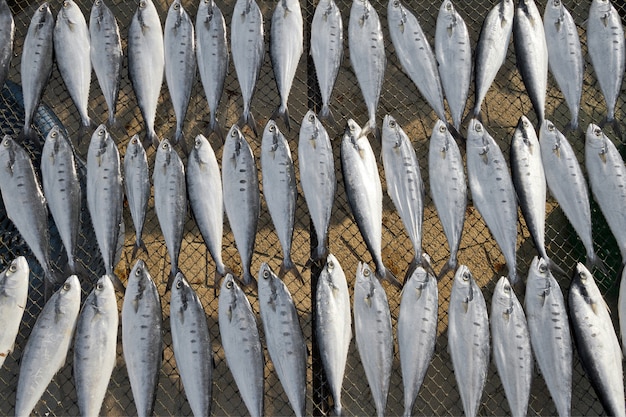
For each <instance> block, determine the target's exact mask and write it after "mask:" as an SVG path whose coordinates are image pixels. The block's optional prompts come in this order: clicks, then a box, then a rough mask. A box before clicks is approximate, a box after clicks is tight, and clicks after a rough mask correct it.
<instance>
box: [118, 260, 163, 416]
mask: <svg viewBox="0 0 626 417" xmlns="http://www.w3.org/2000/svg"><path fill="white" fill-rule="evenodd" d="M162 328H163V317H162V313H161V300H160V298H159V292H158V291H157V287H156V285H155V284H154V281H152V277H151V276H150V273H149V272H148V269H147V268H146V264H145V263H144V262H143V261H142V260H141V259H138V260H137V262H135V265H134V266H133V269H132V270H131V271H130V275H129V277H128V286H127V287H126V293H125V294H124V304H123V305H122V348H123V351H124V362H126V370H127V371H128V379H129V381H130V388H131V389H132V392H133V398H134V400H135V407H136V409H137V415H138V416H142V417H146V416H150V415H152V412H153V410H154V401H155V397H156V387H157V383H158V381H159V371H160V370H161V358H162V355H163V330H162Z"/></svg>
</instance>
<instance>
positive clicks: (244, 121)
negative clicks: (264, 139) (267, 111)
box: [237, 110, 259, 138]
mask: <svg viewBox="0 0 626 417" xmlns="http://www.w3.org/2000/svg"><path fill="white" fill-rule="evenodd" d="M237 125H238V126H239V127H242V128H243V126H248V127H249V128H250V129H252V133H254V137H255V138H258V137H259V134H258V133H257V130H256V122H255V121H254V116H252V113H251V112H250V111H249V110H247V111H246V110H244V112H243V113H242V114H241V117H240V118H239V121H238V122H237Z"/></svg>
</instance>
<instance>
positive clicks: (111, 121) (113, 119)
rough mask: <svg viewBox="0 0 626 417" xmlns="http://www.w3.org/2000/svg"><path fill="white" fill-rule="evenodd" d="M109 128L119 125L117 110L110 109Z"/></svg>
mask: <svg viewBox="0 0 626 417" xmlns="http://www.w3.org/2000/svg"><path fill="white" fill-rule="evenodd" d="M107 124H108V125H109V127H113V126H116V125H117V118H116V117H115V109H109V118H108V120H107Z"/></svg>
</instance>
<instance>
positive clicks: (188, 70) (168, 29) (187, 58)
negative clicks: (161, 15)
mask: <svg viewBox="0 0 626 417" xmlns="http://www.w3.org/2000/svg"><path fill="white" fill-rule="evenodd" d="M164 32H165V33H164V36H163V38H164V39H163V47H164V53H165V79H166V80H167V88H168V89H169V92H170V97H171V98H172V105H173V106H174V113H175V114H176V133H175V135H174V140H173V141H172V143H173V144H177V143H178V142H179V141H180V140H181V139H183V124H184V123H185V117H186V115H187V107H188V106H189V99H190V98H191V88H192V87H193V83H194V81H195V78H196V50H195V48H196V41H195V35H194V29H193V23H192V22H191V18H190V17H189V15H188V14H187V12H186V11H185V9H184V7H183V5H182V3H181V1H180V0H174V2H173V3H172V5H171V6H170V9H169V11H168V12H167V18H166V19H165V29H164Z"/></svg>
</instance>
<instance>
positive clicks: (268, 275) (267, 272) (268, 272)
mask: <svg viewBox="0 0 626 417" xmlns="http://www.w3.org/2000/svg"><path fill="white" fill-rule="evenodd" d="M269 277H270V271H268V270H267V269H266V270H264V271H263V278H265V279H268V278H269Z"/></svg>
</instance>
